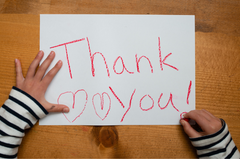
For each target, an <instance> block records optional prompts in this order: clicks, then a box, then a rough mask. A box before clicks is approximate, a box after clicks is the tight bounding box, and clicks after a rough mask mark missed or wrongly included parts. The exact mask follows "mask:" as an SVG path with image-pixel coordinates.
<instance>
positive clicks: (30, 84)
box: [15, 51, 69, 112]
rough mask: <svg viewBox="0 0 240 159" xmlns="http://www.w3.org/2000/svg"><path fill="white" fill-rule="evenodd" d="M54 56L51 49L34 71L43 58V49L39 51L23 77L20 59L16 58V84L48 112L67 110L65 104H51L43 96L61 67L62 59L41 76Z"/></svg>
mask: <svg viewBox="0 0 240 159" xmlns="http://www.w3.org/2000/svg"><path fill="white" fill-rule="evenodd" d="M54 57H55V53H54V52H53V51H52V52H51V53H50V54H49V56H48V57H47V58H46V60H45V61H44V62H43V63H42V64H41V66H40V67H39V68H38V70H37V72H36V69H37V67H38V65H39V62H40V61H41V60H42V58H43V51H39V53H38V55H37V56H36V57H35V59H34V60H33V62H32V63H31V65H30V66H29V69H28V72H27V76H26V78H24V77H23V74H22V68H21V63H20V61H19V60H18V59H16V60H15V65H16V86H17V87H18V88H19V89H21V90H23V91H25V92H26V93H28V94H29V95H31V96H32V97H34V98H35V99H36V100H37V101H38V102H39V103H40V104H42V106H43V107H44V108H45V109H46V110H47V111H48V112H69V108H68V107H67V106H65V105H60V104H51V103H49V102H48V101H46V99H45V96H44V95H45V92H46V90H47V88H48V85H49V84H50V83H51V81H52V79H53V77H54V76H55V75H56V74H57V72H58V71H59V69H60V68H61V67H62V61H58V63H57V64H56V65H55V66H54V67H53V68H52V69H51V70H50V71H49V72H48V73H47V74H46V76H45V77H44V78H43V76H44V74H45V72H46V70H47V68H48V67H49V65H50V64H51V62H52V60H53V59H54Z"/></svg>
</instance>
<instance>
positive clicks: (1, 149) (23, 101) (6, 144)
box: [0, 87, 48, 158]
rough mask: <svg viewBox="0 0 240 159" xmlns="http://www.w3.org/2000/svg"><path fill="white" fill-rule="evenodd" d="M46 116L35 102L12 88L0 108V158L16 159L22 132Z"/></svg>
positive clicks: (24, 93) (25, 94) (45, 112)
mask: <svg viewBox="0 0 240 159" xmlns="http://www.w3.org/2000/svg"><path fill="white" fill-rule="evenodd" d="M47 114H48V112H47V111H46V110H45V109H44V107H43V106H42V105H41V104H40V103H39V102H38V101H37V100H35V99H34V98H33V97H31V96H30V95H29V94H27V93H26V92H24V91H22V90H20V89H18V88H17V87H13V88H12V90H11V92H10V95H9V99H8V100H6V102H5V103H4V104H3V106H2V107H1V108H0V158H17V153H18V147H19V145H20V144H21V142H22V138H23V137H24V135H25V133H24V130H25V129H28V128H31V127H32V126H33V125H34V124H36V122H37V121H38V120H39V119H40V118H43V117H45V116H46V115H47Z"/></svg>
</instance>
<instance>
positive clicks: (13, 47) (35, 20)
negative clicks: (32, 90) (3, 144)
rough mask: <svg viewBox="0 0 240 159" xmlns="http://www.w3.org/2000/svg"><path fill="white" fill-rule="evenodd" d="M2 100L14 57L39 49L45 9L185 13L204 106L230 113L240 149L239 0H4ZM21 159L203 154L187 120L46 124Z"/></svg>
mask: <svg viewBox="0 0 240 159" xmlns="http://www.w3.org/2000/svg"><path fill="white" fill-rule="evenodd" d="M0 13H1V14H0V55H1V58H0V102H1V103H4V101H5V100H6V99H7V98H8V94H9V92H10V90H11V87H12V86H13V85H15V69H14V59H15V58H18V59H20V60H21V62H22V67H23V73H24V75H26V72H27V69H28V66H29V65H30V63H31V61H32V60H33V59H34V57H35V55H36V53H37V52H38V50H39V14H63V13H66V14H174V15H175V14H180V15H183V14H184V15H185V14H186V15H195V19H196V33H195V36H196V108H197V109H206V110H208V111H210V112H211V113H212V114H214V115H215V116H217V117H219V118H223V119H224V120H225V121H226V122H227V124H228V126H229V130H230V132H231V135H232V138H233V140H234V142H235V144H236V145H237V147H240V124H239V123H240V1H239V0H201V1H200V0H168V1H159V0H131V1H130V0H99V1H97V0H79V1H77V0H62V1H57V0H22V1H20V0H19V1H17V0H0ZM18 157H19V158H84V157H87V158H99V157H101V158H103V157H104V158H109V157H121V158H196V152H195V150H194V148H193V147H192V146H191V144H190V142H189V140H188V137H187V136H186V135H185V133H184V132H183V130H182V127H181V126H177V125H176V126H158V125H157V126H137V125H136V126H106V127H98V126H39V125H38V123H37V124H36V125H35V126H34V127H33V128H32V129H30V130H27V131H26V137H25V138H24V139H23V142H22V145H21V146H20V148H19V155H18Z"/></svg>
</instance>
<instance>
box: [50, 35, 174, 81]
mask: <svg viewBox="0 0 240 159" xmlns="http://www.w3.org/2000/svg"><path fill="white" fill-rule="evenodd" d="M84 40H85V38H82V39H78V40H74V41H70V42H66V43H63V44H59V45H56V46H52V47H50V48H51V49H53V48H56V47H60V46H65V53H66V58H67V63H68V69H69V74H70V78H71V79H72V71H71V66H70V61H69V52H68V50H67V45H69V44H73V43H76V42H80V41H84ZM86 40H87V48H88V52H89V56H90V62H91V72H92V76H93V77H95V65H94V58H95V56H96V55H100V57H102V60H103V62H104V64H105V67H106V71H107V76H108V77H110V70H109V67H108V63H107V60H106V58H105V56H104V54H103V53H101V52H95V53H93V54H92V50H91V47H90V41H89V39H88V37H86ZM158 52H159V54H158V57H159V63H160V69H161V70H162V71H163V65H165V66H168V67H171V68H173V69H175V70H177V71H178V68H177V67H175V66H173V65H170V64H168V63H166V60H167V58H168V57H169V56H170V55H172V53H169V54H167V55H166V56H165V57H164V58H162V51H161V44H160V37H158ZM141 59H146V60H147V61H148V63H149V66H150V69H151V73H153V65H152V63H151V60H150V59H149V58H148V57H146V56H144V55H143V56H140V57H138V56H137V54H135V63H136V68H137V72H138V73H140V61H141ZM119 60H120V62H121V64H122V70H121V72H117V71H116V68H115V67H116V64H117V62H118V61H119ZM124 70H125V71H126V72H127V73H129V74H134V72H131V71H129V70H128V69H127V68H126V66H125V63H124V61H123V58H122V57H121V56H118V57H117V58H116V60H115V61H114V63H113V72H114V73H116V74H118V75H120V74H122V73H123V71H124Z"/></svg>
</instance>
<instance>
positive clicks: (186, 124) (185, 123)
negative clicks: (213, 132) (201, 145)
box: [180, 119, 201, 138]
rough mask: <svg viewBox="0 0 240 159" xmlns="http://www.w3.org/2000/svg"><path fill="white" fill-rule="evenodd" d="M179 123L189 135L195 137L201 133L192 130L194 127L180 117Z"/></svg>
mask: <svg viewBox="0 0 240 159" xmlns="http://www.w3.org/2000/svg"><path fill="white" fill-rule="evenodd" d="M180 123H181V124H182V126H183V129H184V131H185V133H186V134H187V135H188V136H189V137H191V138H195V137H200V136H201V134H199V133H198V132H197V131H196V130H194V129H193V128H192V127H191V125H190V124H189V123H188V122H186V121H185V120H183V119H181V120H180Z"/></svg>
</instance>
